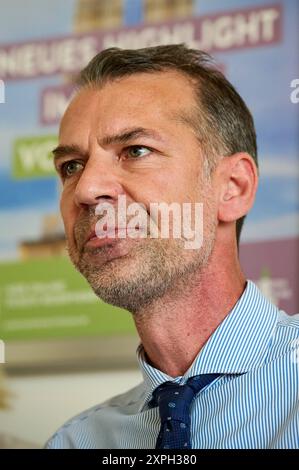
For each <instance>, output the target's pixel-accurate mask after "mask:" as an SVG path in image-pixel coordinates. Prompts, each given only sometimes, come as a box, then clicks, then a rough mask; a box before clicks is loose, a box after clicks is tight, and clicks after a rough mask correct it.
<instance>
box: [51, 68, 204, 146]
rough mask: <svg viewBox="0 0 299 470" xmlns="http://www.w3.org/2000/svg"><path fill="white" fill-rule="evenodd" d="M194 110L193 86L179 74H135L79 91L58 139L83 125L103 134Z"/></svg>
mask: <svg viewBox="0 0 299 470" xmlns="http://www.w3.org/2000/svg"><path fill="white" fill-rule="evenodd" d="M195 107H196V96H195V91H194V87H193V86H192V84H191V82H190V81H189V80H188V78H186V77H185V76H184V75H183V74H181V73H178V72H174V71H167V72H155V73H137V74H134V75H130V76H128V77H122V78H120V79H114V80H113V81H108V82H106V83H105V84H103V85H95V86H89V87H84V88H82V89H80V90H79V91H78V92H77V94H76V95H75V97H74V98H73V99H72V101H71V103H70V105H69V106H68V108H67V110H66V112H65V114H64V116H63V119H62V121H61V125H60V137H61V136H62V135H65V134H68V133H69V132H73V131H74V129H81V128H82V126H86V125H88V126H89V127H90V128H95V127H97V132H103V133H105V132H107V131H110V130H111V129H110V127H111V126H113V128H114V130H115V128H117V127H119V126H121V127H122V126H123V124H124V122H125V123H126V125H130V124H132V125H133V124H136V119H138V120H139V124H140V125H144V126H146V125H149V124H150V123H151V124H152V123H156V125H157V124H158V125H160V126H162V125H163V122H167V121H172V120H174V121H175V120H180V118H181V117H182V116H185V115H189V114H190V115H191V114H192V113H193V111H194V109H195ZM131 121H132V122H131ZM133 121H134V122H133Z"/></svg>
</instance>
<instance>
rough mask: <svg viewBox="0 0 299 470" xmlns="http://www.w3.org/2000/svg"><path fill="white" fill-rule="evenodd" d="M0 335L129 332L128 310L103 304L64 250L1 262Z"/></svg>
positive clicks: (132, 329)
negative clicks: (40, 256)
mask: <svg viewBox="0 0 299 470" xmlns="http://www.w3.org/2000/svg"><path fill="white" fill-rule="evenodd" d="M0 332H1V335H0V337H1V339H2V340H4V341H5V340H24V339H25V340H27V339H28V340H30V339H50V338H71V337H86V336H110V335H111V336H116V335H122V334H126V335H127V334H132V335H135V334H136V333H135V327H134V323H133V320H132V316H131V314H130V313H129V312H127V311H125V310H122V309H120V308H117V307H113V306H111V305H108V304H105V303H104V302H102V301H101V300H100V299H98V298H97V297H96V296H95V294H94V293H93V292H92V290H91V288H90V286H89V285H88V283H87V282H86V281H85V280H84V278H83V277H82V276H81V275H80V274H79V273H78V272H77V271H76V270H75V269H74V267H73V266H72V264H71V263H70V261H69V259H68V258H67V257H64V256H59V257H53V258H52V257H51V258H43V259H42V258H40V259H32V260H28V261H27V260H26V261H18V262H6V263H1V273H0Z"/></svg>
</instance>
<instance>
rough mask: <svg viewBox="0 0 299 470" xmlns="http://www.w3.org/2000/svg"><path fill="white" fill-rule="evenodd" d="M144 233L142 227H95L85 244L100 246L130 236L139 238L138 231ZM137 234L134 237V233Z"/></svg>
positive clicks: (87, 245) (86, 245)
mask: <svg viewBox="0 0 299 470" xmlns="http://www.w3.org/2000/svg"><path fill="white" fill-rule="evenodd" d="M137 230H138V231H139V232H140V233H143V231H142V230H141V229H136V228H135V229H130V228H128V227H115V228H114V229H113V230H103V231H99V230H97V231H96V230H95V229H93V230H92V231H91V232H90V233H89V235H88V236H87V238H86V240H85V242H84V246H85V247H90V248H99V247H101V246H104V245H108V244H110V245H111V244H113V243H116V242H118V241H120V240H125V239H128V238H138V237H136V231H137ZM133 233H134V234H135V237H132V234H133Z"/></svg>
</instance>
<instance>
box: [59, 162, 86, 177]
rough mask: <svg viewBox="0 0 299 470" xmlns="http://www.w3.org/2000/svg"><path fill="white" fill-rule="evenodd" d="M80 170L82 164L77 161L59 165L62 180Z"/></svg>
mask: <svg viewBox="0 0 299 470" xmlns="http://www.w3.org/2000/svg"><path fill="white" fill-rule="evenodd" d="M82 168H83V163H81V162H78V161H77V160H70V161H68V162H65V163H63V164H62V165H61V167H60V173H61V176H62V177H63V178H69V177H70V176H73V175H74V174H76V173H78V171H81V170H82Z"/></svg>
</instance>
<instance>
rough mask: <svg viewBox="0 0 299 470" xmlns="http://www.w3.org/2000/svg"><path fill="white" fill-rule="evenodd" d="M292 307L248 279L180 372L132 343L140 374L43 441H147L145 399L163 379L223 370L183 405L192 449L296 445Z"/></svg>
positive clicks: (297, 373)
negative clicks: (152, 361)
mask: <svg viewBox="0 0 299 470" xmlns="http://www.w3.org/2000/svg"><path fill="white" fill-rule="evenodd" d="M298 348H299V315H294V316H288V315H287V314H286V313H285V312H283V311H282V310H279V309H278V308H276V307H275V306H274V305H273V304H271V303H270V302H269V301H268V300H267V299H266V298H265V297H264V296H263V294H262V293H261V292H260V290H259V289H258V288H257V286H256V285H255V284H254V283H253V282H252V281H250V280H248V281H247V286H246V289H245V290H244V292H243V294H242V296H241V297H240V299H239V300H238V302H237V303H236V305H235V306H234V308H233V309H232V311H231V312H230V313H229V315H227V317H226V318H225V319H224V321H223V322H222V323H221V324H220V326H219V327H218V328H217V329H216V331H215V332H214V333H213V334H212V336H211V337H210V338H209V340H208V342H207V343H206V344H205V346H204V347H203V348H202V349H201V351H200V352H199V354H198V355H197V357H196V358H195V360H194V362H193V364H192V365H191V366H190V368H189V369H188V371H187V372H186V373H185V374H184V376H181V377H176V378H172V377H169V376H168V375H166V374H164V373H163V372H161V371H159V370H157V369H155V368H154V367H152V366H150V365H149V364H148V363H147V362H146V355H145V353H144V350H143V347H142V345H140V346H139V347H138V349H137V353H138V360H139V364H140V368H141V371H142V374H143V379H144V380H143V382H142V383H141V384H140V385H138V386H137V387H135V388H133V389H131V390H129V391H128V392H126V393H124V394H122V395H119V396H116V397H114V398H112V399H110V400H108V401H107V402H105V403H103V404H101V405H98V406H95V407H93V408H91V409H90V410H87V411H85V412H84V413H81V414H80V415H78V416H77V417H75V418H73V419H71V420H70V421H69V422H67V423H66V424H65V425H64V426H62V427H61V428H60V429H59V430H58V432H57V433H56V434H55V435H54V436H53V437H52V438H51V439H50V440H49V441H48V443H47V445H46V447H47V448H50V449H59V448H86V449H87V448H89V449H90V448H93V449H154V448H155V444H156V440H157V436H158V433H159V429H160V419H159V411H158V409H157V407H155V408H150V407H149V406H148V403H149V401H150V399H151V397H152V392H153V391H154V389H155V388H156V387H157V386H158V385H160V384H162V383H163V382H165V381H168V380H171V381H173V382H175V383H179V384H185V383H186V381H187V380H188V378H190V377H192V376H194V375H198V374H208V373H219V374H224V375H223V376H222V377H220V378H219V379H218V380H216V381H215V382H213V383H212V384H211V385H209V386H208V387H206V388H205V389H204V390H203V391H202V392H201V393H200V394H198V395H197V396H196V398H195V399H194V401H193V402H192V407H191V444H192V448H194V449H251V448H254V449H299V351H298Z"/></svg>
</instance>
